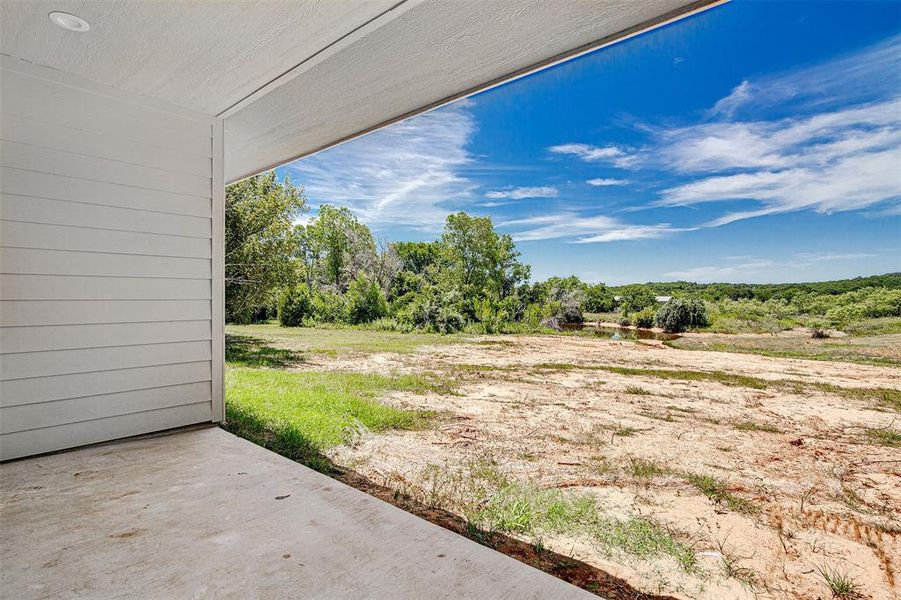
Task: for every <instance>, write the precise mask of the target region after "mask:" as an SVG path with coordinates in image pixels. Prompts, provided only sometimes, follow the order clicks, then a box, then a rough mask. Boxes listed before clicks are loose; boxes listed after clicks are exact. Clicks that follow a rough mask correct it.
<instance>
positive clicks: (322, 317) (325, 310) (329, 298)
mask: <svg viewBox="0 0 901 600" xmlns="http://www.w3.org/2000/svg"><path fill="white" fill-rule="evenodd" d="M346 314H347V313H346V310H345V302H344V296H342V295H341V294H339V293H337V292H334V291H331V290H327V289H323V290H320V291H319V293H318V294H316V295H315V296H313V317H314V318H315V319H316V321H317V322H319V323H340V322H341V321H343V320H344V319H345V317H346Z"/></svg>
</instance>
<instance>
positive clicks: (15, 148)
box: [0, 142, 213, 197]
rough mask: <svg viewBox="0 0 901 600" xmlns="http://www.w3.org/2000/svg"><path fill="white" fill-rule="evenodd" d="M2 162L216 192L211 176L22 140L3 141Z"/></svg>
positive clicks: (199, 192)
mask: <svg viewBox="0 0 901 600" xmlns="http://www.w3.org/2000/svg"><path fill="white" fill-rule="evenodd" d="M0 164H2V165H3V166H4V167H10V168H14V169H25V170H28V171H36V172H39V173H53V174H55V175H63V176H66V177H78V178H81V179H90V180H93V181H105V182H107V183H118V184H120V185H127V186H134V187H140V188H147V189H151V190H163V191H167V192H176V193H179V194H189V195H194V196H206V197H211V196H212V192H213V188H212V179H211V178H210V177H198V176H195V175H183V174H181V173H173V172H171V171H163V170H161V169H155V168H152V167H145V166H141V165H132V164H129V163H123V162H118V161H112V160H109V159H105V158H94V157H92V156H84V155H83V154H73V153H71V152H63V151H61V150H51V149H49V148H41V147H39V146H30V145H28V144H21V143H19V142H0Z"/></svg>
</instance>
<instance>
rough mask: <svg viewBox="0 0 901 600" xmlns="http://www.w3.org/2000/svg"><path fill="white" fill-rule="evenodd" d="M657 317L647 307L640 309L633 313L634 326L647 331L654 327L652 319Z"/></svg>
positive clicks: (652, 310)
mask: <svg viewBox="0 0 901 600" xmlns="http://www.w3.org/2000/svg"><path fill="white" fill-rule="evenodd" d="M656 315H657V311H656V310H654V309H653V308H651V307H650V306H648V307H647V308H642V309H641V310H640V311H638V312H637V313H635V315H634V316H635V319H634V320H635V326H636V327H641V328H643V329H648V328H650V327H653V326H654V317H655V316H656Z"/></svg>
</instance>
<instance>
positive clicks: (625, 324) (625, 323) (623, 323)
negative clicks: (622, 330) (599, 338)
mask: <svg viewBox="0 0 901 600" xmlns="http://www.w3.org/2000/svg"><path fill="white" fill-rule="evenodd" d="M630 325H632V319H630V318H629V317H620V319H619V326H620V327H629V326H630Z"/></svg>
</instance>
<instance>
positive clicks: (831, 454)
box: [226, 325, 901, 598]
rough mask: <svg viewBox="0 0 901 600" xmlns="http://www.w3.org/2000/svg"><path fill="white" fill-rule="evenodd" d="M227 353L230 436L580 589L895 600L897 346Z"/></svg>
mask: <svg viewBox="0 0 901 600" xmlns="http://www.w3.org/2000/svg"><path fill="white" fill-rule="evenodd" d="M227 335H228V342H227V345H228V349H227V360H228V371H227V374H226V380H227V413H228V419H229V424H228V428H230V429H232V430H233V431H235V432H236V433H238V434H240V435H243V436H245V437H248V438H249V439H252V440H254V441H256V442H257V443H260V444H263V445H266V446H268V447H270V448H272V449H273V450H275V451H277V452H280V453H282V454H285V455H287V456H290V457H292V458H295V459H296V460H299V461H301V462H304V463H305V464H308V465H310V466H312V467H313V468H316V469H318V470H321V471H323V472H326V473H329V474H331V475H333V476H335V477H337V478H339V479H341V480H343V481H345V482H347V483H350V484H351V485H355V486H357V487H360V488H362V489H365V490H366V491H369V492H370V493H373V494H375V495H377V496H379V497H381V498H383V499H385V500H388V501H390V502H393V503H395V504H397V505H399V506H401V507H402V508H405V509H407V510H410V511H411V512H414V513H416V514H419V515H421V516H423V517H425V518H428V519H431V520H433V521H435V522H438V523H439V524H441V525H444V526H446V527H448V528H451V529H454V530H457V531H460V532H461V533H463V534H465V535H468V536H469V537H471V538H473V539H475V540H477V541H479V542H480V543H483V544H486V545H489V546H492V547H496V548H498V549H499V550H501V551H504V552H507V553H509V554H512V555H514V556H516V557H517V558H519V559H520V560H523V561H525V562H529V563H531V564H534V565H536V566H538V567H540V568H543V569H544V570H547V571H549V572H552V573H554V574H556V575H559V576H561V577H564V578H566V579H568V580H570V581H572V582H574V583H576V584H577V585H580V586H582V587H584V588H585V589H588V590H591V591H595V592H597V593H599V594H603V595H606V596H608V597H614V598H615V597H621V598H625V597H634V596H635V593H636V590H641V592H643V593H645V594H646V595H647V596H646V597H654V596H653V595H654V594H667V595H676V596H679V597H693V598H724V597H730V598H731V597H739V598H740V597H748V598H751V597H755V596H757V595H761V594H764V595H766V596H767V597H776V598H807V597H829V596H831V595H834V596H836V597H843V598H850V597H855V596H854V594H855V593H856V594H861V595H863V597H866V596H872V597H874V598H892V597H895V595H896V594H897V593H898V587H897V586H898V585H899V584H898V582H897V581H896V580H897V579H898V578H899V577H901V574H899V573H898V569H899V560H901V541H899V532H901V487H899V485H898V481H899V479H898V478H899V476H901V460H899V459H898V447H899V445H901V427H899V425H898V421H897V416H898V412H899V410H901V373H899V370H898V369H897V362H896V361H897V358H898V356H897V344H896V343H895V342H892V341H891V340H888V339H887V338H888V337H895V336H872V338H848V339H847V340H809V341H805V342H804V343H803V344H801V343H798V342H799V340H794V342H792V341H789V342H783V341H780V342H775V343H776V344H777V347H771V346H768V345H767V344H771V345H772V344H774V342H768V341H766V337H765V336H758V337H754V336H744V337H742V338H741V340H738V338H737V337H730V336H718V337H711V338H710V339H704V338H696V337H691V336H686V337H683V338H681V339H679V340H675V341H673V342H669V341H668V342H659V341H615V340H606V339H596V338H592V337H588V336H572V335H570V336H561V335H530V336H526V335H522V336H512V335H508V336H472V335H462V334H456V335H450V336H439V335H431V334H403V333H396V332H379V331H367V330H360V329H351V328H336V329H321V328H316V329H314V328H280V327H277V326H274V325H253V326H229V327H228V328H227ZM770 337H772V336H770ZM720 338H723V339H720ZM896 341H897V340H896ZM778 344H783V345H784V347H783V346H778ZM830 344H831V345H830ZM837 344H838V345H840V348H839V350H840V351H837V350H835V347H836V345H837ZM676 346H677V347H676ZM846 347H850V348H851V350H847V348H846ZM797 348H802V350H800V351H799V350H796V349H797ZM721 350H728V352H724V351H721ZM791 352H795V353H797V352H802V353H805V354H803V355H804V356H807V357H808V358H815V359H818V360H800V359H798V358H794V357H793V355H792V354H791ZM836 352H838V354H836ZM848 352H850V353H851V354H852V355H851V356H850V357H848V356H846V354H847V353H848ZM767 354H769V355H767ZM835 359H842V360H846V361H847V360H853V361H855V362H836V360H835Z"/></svg>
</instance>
